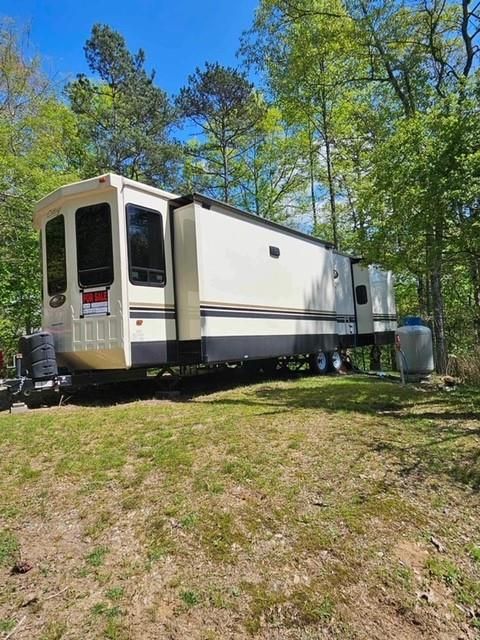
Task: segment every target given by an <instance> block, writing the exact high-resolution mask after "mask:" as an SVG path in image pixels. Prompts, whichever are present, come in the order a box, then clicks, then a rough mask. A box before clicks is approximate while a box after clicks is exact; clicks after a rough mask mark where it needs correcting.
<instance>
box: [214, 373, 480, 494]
mask: <svg viewBox="0 0 480 640" xmlns="http://www.w3.org/2000/svg"><path fill="white" fill-rule="evenodd" d="M479 400H480V392H479V391H477V390H472V389H462V390H460V391H456V392H452V393H445V392H438V391H418V390H416V389H414V388H412V387H401V386H400V385H398V384H393V383H388V382H384V381H381V380H378V379H375V378H358V377H354V376H352V377H351V378H350V377H349V378H343V379H341V380H338V379H337V380H334V379H331V380H330V379H323V380H322V381H320V382H319V384H314V385H309V384H308V383H307V384H300V385H291V386H290V385H288V386H273V385H272V386H268V385H262V386H261V387H259V388H256V389H252V391H251V393H250V394H249V395H248V397H239V398H231V397H226V398H219V399H214V400H213V399H212V400H211V402H212V403H218V404H219V405H223V406H225V405H227V406H228V405H232V404H241V405H243V406H252V405H258V406H259V408H260V407H263V408H267V407H268V409H269V413H287V412H290V411H294V410H307V411H316V410H321V411H322V412H327V413H330V414H331V415H332V416H338V417H340V416H341V417H342V420H341V421H338V423H336V424H338V428H339V433H341V434H342V435H343V436H344V437H346V438H347V439H349V440H350V441H351V442H352V446H354V447H356V446H360V447H362V448H366V449H367V450H371V451H375V452H376V453H379V454H380V455H384V456H385V457H388V458H389V459H391V457H392V456H393V457H394V458H396V460H397V463H398V466H397V465H396V468H397V472H398V475H399V477H400V478H402V479H405V478H407V477H410V478H412V479H413V478H415V480H421V479H422V478H427V477H428V476H429V475H430V476H431V475H437V476H438V475H446V476H449V477H450V478H451V479H453V480H454V481H456V482H460V483H462V484H464V485H468V486H470V487H471V488H473V489H475V490H476V491H478V490H479V489H480V441H479V436H480V413H479V406H480V402H479ZM262 413H264V412H262ZM355 414H361V415H367V416H371V417H372V420H371V421H369V422H368V423H365V421H362V422H360V423H358V422H356V421H355V417H354V416H355ZM348 416H351V419H350V420H348V419H347V420H343V418H344V417H348Z"/></svg>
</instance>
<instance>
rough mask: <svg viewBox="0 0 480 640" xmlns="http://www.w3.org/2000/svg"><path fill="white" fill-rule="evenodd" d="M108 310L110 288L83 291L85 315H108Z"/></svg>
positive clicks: (83, 313)
mask: <svg viewBox="0 0 480 640" xmlns="http://www.w3.org/2000/svg"><path fill="white" fill-rule="evenodd" d="M108 312H109V308H108V289H102V290H101V291H83V292H82V315H83V316H84V317H86V316H106V315H108Z"/></svg>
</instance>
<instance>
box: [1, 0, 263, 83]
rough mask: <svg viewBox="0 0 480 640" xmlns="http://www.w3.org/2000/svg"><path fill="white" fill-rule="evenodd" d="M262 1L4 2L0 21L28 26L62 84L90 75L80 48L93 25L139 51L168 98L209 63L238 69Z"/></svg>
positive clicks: (47, 66)
mask: <svg viewBox="0 0 480 640" xmlns="http://www.w3.org/2000/svg"><path fill="white" fill-rule="evenodd" d="M257 4H258V2H257V0H236V1H232V0H157V1H156V0H130V1H129V2H127V1H125V0H0V16H10V17H12V18H14V19H15V20H16V21H17V22H18V23H19V24H26V25H29V26H30V34H31V35H30V39H31V41H32V44H33V46H34V48H35V49H36V51H37V52H38V53H39V54H41V56H42V58H43V59H44V66H45V68H46V70H47V71H48V73H49V74H50V75H53V76H54V77H56V78H57V79H58V80H59V81H63V80H64V79H65V80H67V79H69V78H71V77H73V76H74V75H75V74H76V73H79V72H87V71H88V69H87V67H86V63H85V58H84V54H83V45H84V43H85V40H86V39H87V38H88V36H89V34H90V30H91V27H92V25H93V24H94V23H95V22H101V23H106V24H109V25H110V26H112V27H113V28H114V29H116V30H117V31H119V32H120V33H122V35H123V36H124V37H125V39H126V41H127V45H128V47H129V49H130V50H133V51H136V50H137V49H139V48H140V47H141V48H142V49H144V51H145V53H146V56H147V67H148V68H154V69H155V70H156V72H157V75H156V81H157V83H158V85H159V86H161V87H162V88H163V89H164V90H165V91H167V92H168V93H169V94H172V93H175V92H177V91H178V89H179V88H180V87H181V86H182V85H183V84H185V82H186V79H187V76H188V75H189V74H190V73H192V72H193V71H194V70H195V67H196V66H203V63H204V62H205V61H206V60H209V61H219V62H220V63H222V64H226V65H231V66H237V65H238V63H239V62H238V60H237V59H236V57H235V53H236V51H237V49H238V45H239V38H240V35H241V33H242V32H243V31H244V30H245V29H248V28H249V27H250V26H251V23H252V20H253V16H254V11H255V8H256V6H257Z"/></svg>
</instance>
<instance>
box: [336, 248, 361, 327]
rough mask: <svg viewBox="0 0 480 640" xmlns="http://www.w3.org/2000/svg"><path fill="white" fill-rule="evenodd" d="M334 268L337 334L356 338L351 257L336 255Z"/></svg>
mask: <svg viewBox="0 0 480 640" xmlns="http://www.w3.org/2000/svg"><path fill="white" fill-rule="evenodd" d="M333 266H334V273H335V277H334V280H333V284H334V287H335V308H336V312H337V333H338V335H339V336H354V334H355V331H356V328H355V304H354V301H353V282H352V263H351V259H350V258H349V256H345V255H341V254H337V253H334V254H333Z"/></svg>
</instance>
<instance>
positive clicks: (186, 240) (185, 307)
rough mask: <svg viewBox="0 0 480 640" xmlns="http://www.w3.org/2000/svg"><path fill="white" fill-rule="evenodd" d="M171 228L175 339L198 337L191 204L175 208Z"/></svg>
mask: <svg viewBox="0 0 480 640" xmlns="http://www.w3.org/2000/svg"><path fill="white" fill-rule="evenodd" d="M173 229H174V250H173V256H174V260H175V265H176V268H175V294H176V295H175V300H176V306H177V329H178V339H179V340H200V339H201V328H200V294H199V273H198V248H197V223H196V218H195V205H194V204H193V203H192V204H188V205H186V206H184V207H181V208H179V209H176V210H175V214H174V216H173Z"/></svg>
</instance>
